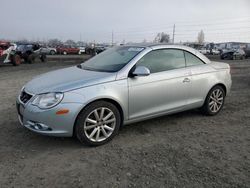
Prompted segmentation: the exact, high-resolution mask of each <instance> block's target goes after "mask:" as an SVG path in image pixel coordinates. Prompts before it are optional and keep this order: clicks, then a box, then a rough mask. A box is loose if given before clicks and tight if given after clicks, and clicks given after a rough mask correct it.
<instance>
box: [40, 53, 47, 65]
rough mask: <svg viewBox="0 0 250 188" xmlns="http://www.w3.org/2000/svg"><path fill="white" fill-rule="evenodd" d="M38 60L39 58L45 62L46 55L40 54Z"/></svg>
mask: <svg viewBox="0 0 250 188" xmlns="http://www.w3.org/2000/svg"><path fill="white" fill-rule="evenodd" d="M40 60H41V62H43V63H44V62H46V60H47V56H46V55H45V54H42V55H41V56H40Z"/></svg>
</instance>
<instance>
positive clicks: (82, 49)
mask: <svg viewBox="0 0 250 188" xmlns="http://www.w3.org/2000/svg"><path fill="white" fill-rule="evenodd" d="M85 48H86V47H84V46H82V47H79V52H78V53H79V54H84V53H85Z"/></svg>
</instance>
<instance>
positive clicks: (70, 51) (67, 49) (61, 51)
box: [56, 46, 80, 55]
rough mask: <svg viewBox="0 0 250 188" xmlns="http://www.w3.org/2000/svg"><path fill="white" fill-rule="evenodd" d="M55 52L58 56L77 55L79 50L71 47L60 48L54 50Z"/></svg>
mask: <svg viewBox="0 0 250 188" xmlns="http://www.w3.org/2000/svg"><path fill="white" fill-rule="evenodd" d="M56 51H57V53H58V54H63V55H67V54H79V51H80V49H79V48H77V47H72V46H60V47H58V48H56Z"/></svg>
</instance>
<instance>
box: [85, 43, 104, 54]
mask: <svg viewBox="0 0 250 188" xmlns="http://www.w3.org/2000/svg"><path fill="white" fill-rule="evenodd" d="M106 49H107V47H105V46H101V45H96V46H95V45H93V44H92V45H90V46H87V47H86V49H85V52H86V54H89V55H97V54H99V53H101V52H103V51H105V50H106Z"/></svg>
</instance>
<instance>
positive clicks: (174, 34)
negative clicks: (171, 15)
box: [172, 24, 175, 44]
mask: <svg viewBox="0 0 250 188" xmlns="http://www.w3.org/2000/svg"><path fill="white" fill-rule="evenodd" d="M174 35H175V24H174V27H173V41H172V42H173V44H174Z"/></svg>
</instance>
